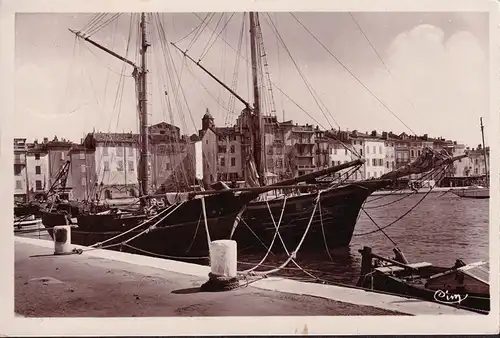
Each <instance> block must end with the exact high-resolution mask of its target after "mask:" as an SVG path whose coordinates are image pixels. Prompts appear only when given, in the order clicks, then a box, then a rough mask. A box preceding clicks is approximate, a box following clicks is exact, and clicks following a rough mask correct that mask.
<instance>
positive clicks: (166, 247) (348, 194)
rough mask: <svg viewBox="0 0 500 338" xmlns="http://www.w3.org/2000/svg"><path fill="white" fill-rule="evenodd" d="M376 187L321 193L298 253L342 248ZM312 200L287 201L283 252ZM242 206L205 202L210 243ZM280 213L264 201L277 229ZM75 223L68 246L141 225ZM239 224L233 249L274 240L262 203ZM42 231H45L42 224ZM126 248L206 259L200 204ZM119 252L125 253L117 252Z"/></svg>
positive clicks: (225, 232) (84, 219)
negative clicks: (318, 204) (319, 203)
mask: <svg viewBox="0 0 500 338" xmlns="http://www.w3.org/2000/svg"><path fill="white" fill-rule="evenodd" d="M380 184H381V183H380V182H373V183H365V184H363V185H360V184H349V185H346V186H343V187H339V188H336V189H332V190H330V191H326V192H324V193H322V194H321V208H319V207H318V208H317V210H316V213H315V215H314V216H313V217H312V221H311V225H310V230H309V232H308V234H307V236H306V240H305V242H304V245H303V247H302V248H301V250H314V251H319V250H325V247H328V248H329V249H333V248H337V247H342V246H348V245H349V243H350V241H351V238H352V234H353V232H354V227H355V224H356V220H357V217H358V214H359V211H360V208H361V206H362V204H363V202H364V201H365V200H366V198H367V197H368V196H369V195H370V194H371V192H372V191H373V190H374V189H376V188H378V187H379V185H380ZM316 198H317V194H315V193H313V194H307V195H302V196H296V197H291V198H289V199H288V200H287V203H286V206H285V210H284V212H283V219H282V221H281V224H280V234H281V237H282V238H283V240H284V243H285V244H286V246H287V249H288V250H289V251H293V250H295V248H296V246H297V244H298V243H299V241H300V239H301V238H302V236H303V234H304V232H305V230H306V228H307V225H308V223H309V221H310V220H311V215H312V209H313V207H314V204H315V199H316ZM244 202H245V201H241V200H240V199H239V198H238V197H234V196H232V195H230V194H221V195H213V196H206V197H205V203H206V213H207V225H208V231H209V234H210V240H217V239H229V238H231V234H232V233H233V226H234V221H235V218H236V216H237V215H238V213H239V212H240V211H241V208H242V205H244V204H245V203H244ZM282 208H283V200H282V199H276V200H273V201H269V209H270V210H271V213H272V215H273V218H274V220H275V222H276V223H278V220H279V218H280V215H281V213H282ZM320 211H321V212H320ZM77 219H78V228H77V229H72V235H71V238H72V242H73V243H75V244H79V245H84V246H89V245H92V244H95V243H97V242H102V241H105V240H107V239H109V238H111V237H114V236H116V235H118V234H120V233H122V232H124V231H126V230H128V229H131V228H133V227H134V226H136V225H138V224H139V223H140V222H141V221H143V220H144V218H141V217H137V218H135V219H134V218H127V219H122V218H120V217H118V216H116V215H115V216H113V215H79V216H78V217H77ZM242 219H243V220H242V221H241V222H240V223H239V225H238V226H237V227H236V229H235V230H234V234H233V236H232V239H234V240H236V242H237V243H238V248H239V249H246V250H256V251H266V250H267V249H266V248H268V247H269V246H270V244H271V242H272V238H273V237H274V234H275V227H274V224H273V220H272V218H271V216H270V213H269V210H268V207H267V204H266V202H262V201H258V202H252V203H250V204H249V205H248V207H247V210H246V211H245V212H244V213H243V215H242ZM154 222H155V221H152V222H151V223H154ZM44 225H45V226H47V227H50V226H51V225H50V224H48V223H45V222H44ZM147 226H149V225H144V226H143V227H141V228H139V229H138V230H134V231H132V232H130V233H128V234H127V235H125V236H123V237H121V238H119V239H117V240H115V241H114V242H109V244H113V243H120V242H122V241H124V240H126V239H128V238H131V237H133V236H135V235H137V234H139V233H141V232H143V231H144V230H145V228H146V227H147ZM250 229H251V230H250ZM323 234H324V235H323ZM325 239H326V245H325ZM107 244H108V243H107ZM129 244H130V245H131V246H134V247H136V248H139V249H141V250H144V251H147V252H151V253H153V254H159V255H169V256H177V257H200V256H208V241H207V234H206V229H205V222H204V217H203V213H202V206H201V199H193V200H190V201H188V202H185V203H184V204H182V205H181V206H180V207H179V208H178V209H177V210H176V211H174V212H173V213H172V214H171V215H170V216H169V217H167V218H166V219H165V220H164V221H162V222H161V223H159V224H158V225H157V228H156V229H155V230H153V231H151V232H149V233H147V234H143V235H141V236H140V237H138V238H137V239H134V240H133V241H131V242H130V243H129ZM116 249H119V247H116ZM122 250H126V251H130V248H125V247H123V248H122ZM132 251H134V250H132ZM272 251H273V252H277V251H284V248H283V246H282V245H281V241H280V240H279V239H278V238H277V239H276V240H275V244H274V246H273V249H272Z"/></svg>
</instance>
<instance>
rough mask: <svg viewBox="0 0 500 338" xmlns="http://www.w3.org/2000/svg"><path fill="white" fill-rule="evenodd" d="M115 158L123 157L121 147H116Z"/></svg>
mask: <svg viewBox="0 0 500 338" xmlns="http://www.w3.org/2000/svg"><path fill="white" fill-rule="evenodd" d="M116 156H120V157H123V147H116Z"/></svg>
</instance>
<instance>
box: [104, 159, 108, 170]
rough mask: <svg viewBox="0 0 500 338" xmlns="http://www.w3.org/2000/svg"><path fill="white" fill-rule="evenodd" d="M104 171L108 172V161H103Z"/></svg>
mask: <svg viewBox="0 0 500 338" xmlns="http://www.w3.org/2000/svg"><path fill="white" fill-rule="evenodd" d="M104 171H109V161H104Z"/></svg>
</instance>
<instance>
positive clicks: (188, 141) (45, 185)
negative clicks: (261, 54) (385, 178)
mask: <svg viewBox="0 0 500 338" xmlns="http://www.w3.org/2000/svg"><path fill="white" fill-rule="evenodd" d="M244 119H245V115H244V114H242V115H241V116H240V117H239V118H238V119H237V122H236V124H235V125H234V126H232V127H216V126H215V122H214V119H213V117H212V116H211V115H210V113H209V112H208V110H207V112H206V114H205V115H204V116H203V118H202V129H201V130H200V131H199V133H198V135H196V134H194V135H191V136H185V135H184V136H183V135H181V134H180V129H179V128H178V127H176V126H173V125H171V124H168V123H165V122H162V123H159V124H156V125H153V126H151V127H149V134H150V136H149V144H150V159H149V174H150V181H151V189H152V190H153V191H181V190H185V189H186V188H188V187H189V186H192V185H194V184H196V180H195V173H196V170H197V168H198V170H199V168H203V170H202V175H203V181H205V183H211V182H214V181H216V180H222V181H229V182H232V183H233V184H234V183H240V184H242V183H243V182H244V181H245V178H246V177H245V175H246V173H245V172H246V171H245V169H246V166H247V162H246V159H247V157H248V149H249V148H248V145H249V142H250V136H249V135H250V130H249V128H248V127H247V126H248V124H246V123H244ZM261 126H262V128H261V131H262V134H263V135H262V136H263V147H262V148H263V153H262V155H263V156H262V157H263V166H264V168H265V170H264V172H265V175H266V179H267V182H268V183H274V182H276V181H278V180H281V179H286V178H289V177H294V176H297V175H302V174H306V173H309V172H313V171H314V170H318V169H322V168H325V167H328V166H332V165H338V164H342V163H345V162H349V161H351V160H353V159H355V158H357V155H360V156H361V157H363V158H364V159H365V164H364V165H363V166H362V167H361V168H360V169H359V170H358V171H356V172H354V173H353V174H352V175H351V176H350V177H349V179H351V180H362V179H369V178H378V177H380V176H382V175H383V174H384V173H387V172H390V171H392V170H394V169H397V168H398V167H400V166H402V165H405V164H407V163H409V162H410V161H412V160H414V159H415V158H416V157H417V156H419V155H420V154H421V152H422V149H423V148H424V147H431V148H433V149H435V150H438V151H440V150H443V149H445V150H446V151H448V152H449V153H450V154H453V155H454V156H456V155H460V154H464V153H466V152H467V153H468V156H469V157H467V158H465V159H462V160H460V161H457V162H455V164H454V166H453V167H450V168H449V169H448V171H447V172H446V173H445V176H446V177H447V178H448V180H447V181H446V182H448V183H447V184H453V183H449V182H450V178H455V180H454V182H460V181H459V180H458V179H460V178H474V177H482V176H484V175H485V174H486V172H487V169H486V168H487V161H486V162H485V159H484V152H483V150H482V149H481V147H480V146H478V148H472V149H469V148H468V147H466V146H465V145H463V144H459V143H457V142H456V141H450V140H445V139H443V138H441V137H439V138H432V137H429V136H428V135H423V136H413V135H408V134H406V133H401V134H397V135H396V134H394V133H392V132H382V133H378V132H377V131H372V132H371V133H367V132H365V133H362V132H359V131H356V130H353V131H336V130H330V131H324V130H320V129H319V128H318V127H314V126H312V125H308V124H306V125H297V124H294V123H293V121H285V122H278V121H277V119H276V117H275V116H264V117H263V119H262V124H261ZM332 136H333V137H332ZM196 145H197V146H196ZM139 149H140V145H139V135H137V134H133V133H100V132H92V133H89V134H88V135H87V136H86V137H85V138H84V139H82V140H81V141H80V142H79V143H74V142H71V141H68V140H65V139H61V140H59V139H58V138H57V137H54V139H52V140H49V139H48V138H45V139H44V140H43V141H38V140H34V141H33V142H27V140H26V139H22V138H18V139H15V140H14V181H15V197H16V199H17V200H20V201H21V200H27V199H30V198H33V197H35V196H36V195H37V194H40V193H44V192H47V190H48V189H49V188H50V186H51V185H52V184H53V183H54V180H55V179H56V177H57V174H58V173H59V171H60V170H61V168H62V167H63V166H64V164H65V163H66V162H67V161H68V160H69V162H68V164H67V166H68V176H67V181H66V186H67V188H68V191H69V194H70V196H71V198H72V199H78V200H84V199H93V198H99V199H103V198H108V199H109V198H115V197H123V196H137V195H138V194H139V189H138V170H139V156H140V151H139ZM196 149H201V152H200V151H198V155H197V151H196ZM486 154H487V156H489V150H488V149H487V152H486ZM197 161H198V162H199V164H198V165H197V164H196V162H197ZM436 178H437V177H428V179H429V180H432V179H436Z"/></svg>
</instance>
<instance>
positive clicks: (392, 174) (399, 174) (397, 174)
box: [380, 155, 467, 180]
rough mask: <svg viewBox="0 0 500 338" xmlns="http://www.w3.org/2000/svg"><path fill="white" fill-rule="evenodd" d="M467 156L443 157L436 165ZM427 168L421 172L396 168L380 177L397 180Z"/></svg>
mask: <svg viewBox="0 0 500 338" xmlns="http://www.w3.org/2000/svg"><path fill="white" fill-rule="evenodd" d="M465 157H467V155H458V156H454V157H451V158H446V159H443V160H440V161H438V162H437V163H436V164H435V166H434V167H440V166H442V165H444V164H450V163H453V162H455V161H458V160H460V159H462V158H465ZM425 171H426V170H422V171H420V172H404V171H400V170H399V169H398V170H394V171H391V172H389V173H387V174H384V175H382V176H381V177H380V179H390V180H396V179H398V178H400V177H403V176H408V175H411V174H420V173H422V172H425Z"/></svg>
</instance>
